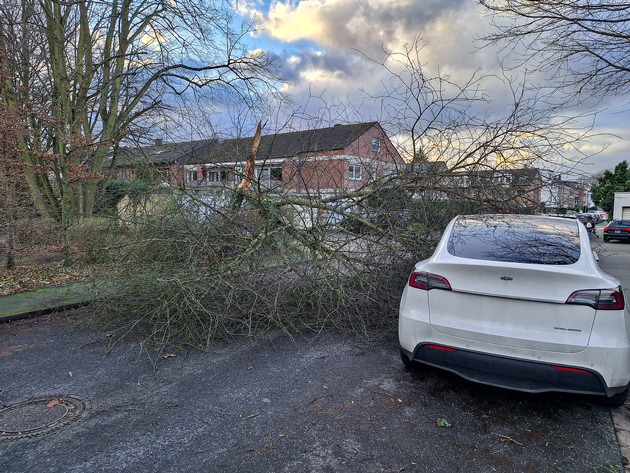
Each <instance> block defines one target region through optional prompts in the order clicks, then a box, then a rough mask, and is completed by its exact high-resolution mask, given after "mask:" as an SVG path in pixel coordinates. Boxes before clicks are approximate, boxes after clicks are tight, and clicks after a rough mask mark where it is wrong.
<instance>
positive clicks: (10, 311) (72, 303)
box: [0, 282, 96, 323]
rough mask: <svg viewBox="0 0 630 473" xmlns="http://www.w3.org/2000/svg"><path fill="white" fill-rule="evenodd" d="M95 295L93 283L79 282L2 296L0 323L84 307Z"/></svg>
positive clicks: (0, 300) (0, 299) (0, 301)
mask: <svg viewBox="0 0 630 473" xmlns="http://www.w3.org/2000/svg"><path fill="white" fill-rule="evenodd" d="M95 295H96V287H95V286H94V284H93V283H90V282H80V283H72V284H69V285H67V286H51V287H47V288H44V289H39V290H37V291H29V292H21V293H18V294H12V295H10V296H4V297H1V298H0V323H2V322H9V321H11V320H17V319H23V318H27V317H33V316H36V315H42V314H46V313H49V312H53V311H55V310H64V309H69V308H72V307H77V306H80V305H84V304H87V303H89V302H90V301H91V300H92V299H93V298H94V296H95Z"/></svg>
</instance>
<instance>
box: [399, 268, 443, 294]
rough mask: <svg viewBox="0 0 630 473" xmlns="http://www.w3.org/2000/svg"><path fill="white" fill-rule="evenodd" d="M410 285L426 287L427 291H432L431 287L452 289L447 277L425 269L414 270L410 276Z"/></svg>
mask: <svg viewBox="0 0 630 473" xmlns="http://www.w3.org/2000/svg"><path fill="white" fill-rule="evenodd" d="M409 285H410V286H411V287H415V288H416V289H424V290H425V291H430V290H431V289H444V290H446V291H450V290H451V285H450V284H449V282H448V281H447V280H446V278H445V277H442V276H438V275H437V274H432V273H426V272H424V271H414V272H413V273H412V275H411V277H410V278H409Z"/></svg>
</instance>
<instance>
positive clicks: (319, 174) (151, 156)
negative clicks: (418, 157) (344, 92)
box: [106, 122, 404, 194]
mask: <svg viewBox="0 0 630 473" xmlns="http://www.w3.org/2000/svg"><path fill="white" fill-rule="evenodd" d="M252 142H253V137H248V138H234V139H227V140H217V139H212V140H200V141H191V142H184V143H168V144H165V143H162V142H156V143H154V144H153V145H151V146H146V147H136V148H131V147H126V148H120V149H118V150H117V151H116V153H115V155H113V156H112V157H111V158H110V160H109V161H108V163H107V164H106V167H108V168H111V167H112V164H113V170H112V174H113V175H114V176H116V177H118V178H120V179H124V180H129V179H133V178H135V177H138V176H139V175H140V174H141V173H149V174H150V175H151V176H152V177H153V178H154V181H158V182H159V181H162V182H163V183H164V184H168V185H170V186H173V187H179V188H185V189H208V190H211V189H220V188H223V189H230V188H233V187H234V186H235V185H237V184H238V183H239V182H240V181H241V180H242V177H243V170H244V168H245V162H246V159H247V156H248V154H249V153H250V151H251V147H252ZM403 165H404V162H403V159H402V158H401V156H400V154H399V153H398V152H397V151H396V149H395V148H394V146H393V145H392V143H391V141H390V139H389V137H388V136H387V134H386V133H385V131H384V130H383V128H382V127H381V126H380V124H379V123H378V122H369V123H359V124H353V125H335V126H332V127H328V128H318V129H313V130H306V131H296V132H290V133H278V134H273V135H265V136H263V137H262V139H261V143H260V146H259V149H258V153H257V155H256V162H255V169H254V184H253V185H254V186H255V187H258V188H259V189H261V190H265V191H272V192H273V191H276V192H280V191H283V192H287V191H288V192H292V193H318V194H331V193H336V192H339V191H346V190H353V189H357V188H360V187H362V186H365V185H367V184H369V183H370V180H373V179H375V178H377V177H382V176H384V175H393V174H395V173H397V172H398V171H399V168H400V169H402V168H403Z"/></svg>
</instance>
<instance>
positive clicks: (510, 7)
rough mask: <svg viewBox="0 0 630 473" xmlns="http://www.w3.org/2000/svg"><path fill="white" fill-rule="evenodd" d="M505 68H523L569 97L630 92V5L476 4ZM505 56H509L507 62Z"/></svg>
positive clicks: (574, 1) (585, 1) (502, 0)
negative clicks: (488, 18)
mask: <svg viewBox="0 0 630 473" xmlns="http://www.w3.org/2000/svg"><path fill="white" fill-rule="evenodd" d="M479 3H480V4H481V5H482V6H484V7H485V8H487V11H488V12H489V13H490V14H492V15H493V16H494V21H493V23H494V26H495V27H496V32H495V33H492V34H489V35H487V36H486V37H485V38H484V40H485V41H487V42H489V43H493V44H500V45H503V47H504V53H505V55H506V61H505V62H504V65H505V66H507V67H509V66H510V65H512V66H521V65H524V64H527V66H528V67H529V68H530V69H535V70H538V71H541V72H543V73H544V74H546V77H547V78H548V79H549V80H551V81H553V84H554V86H557V87H558V88H561V89H562V90H564V91H566V92H568V93H569V94H571V95H572V96H575V97H578V98H586V97H590V96H595V97H602V96H605V95H620V96H621V95H624V94H626V93H627V92H628V91H629V90H630V74H629V73H630V47H629V45H630V3H627V2H621V1H615V0H595V1H592V0H558V1H552V2H541V1H536V0H479ZM508 56H509V57H508Z"/></svg>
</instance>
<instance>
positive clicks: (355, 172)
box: [348, 163, 363, 181]
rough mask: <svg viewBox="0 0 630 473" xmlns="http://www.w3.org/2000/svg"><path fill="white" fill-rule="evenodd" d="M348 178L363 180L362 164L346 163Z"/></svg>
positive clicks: (350, 179)
mask: <svg viewBox="0 0 630 473" xmlns="http://www.w3.org/2000/svg"><path fill="white" fill-rule="evenodd" d="M348 180H349V181H362V180H363V166H361V164H357V163H348Z"/></svg>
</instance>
